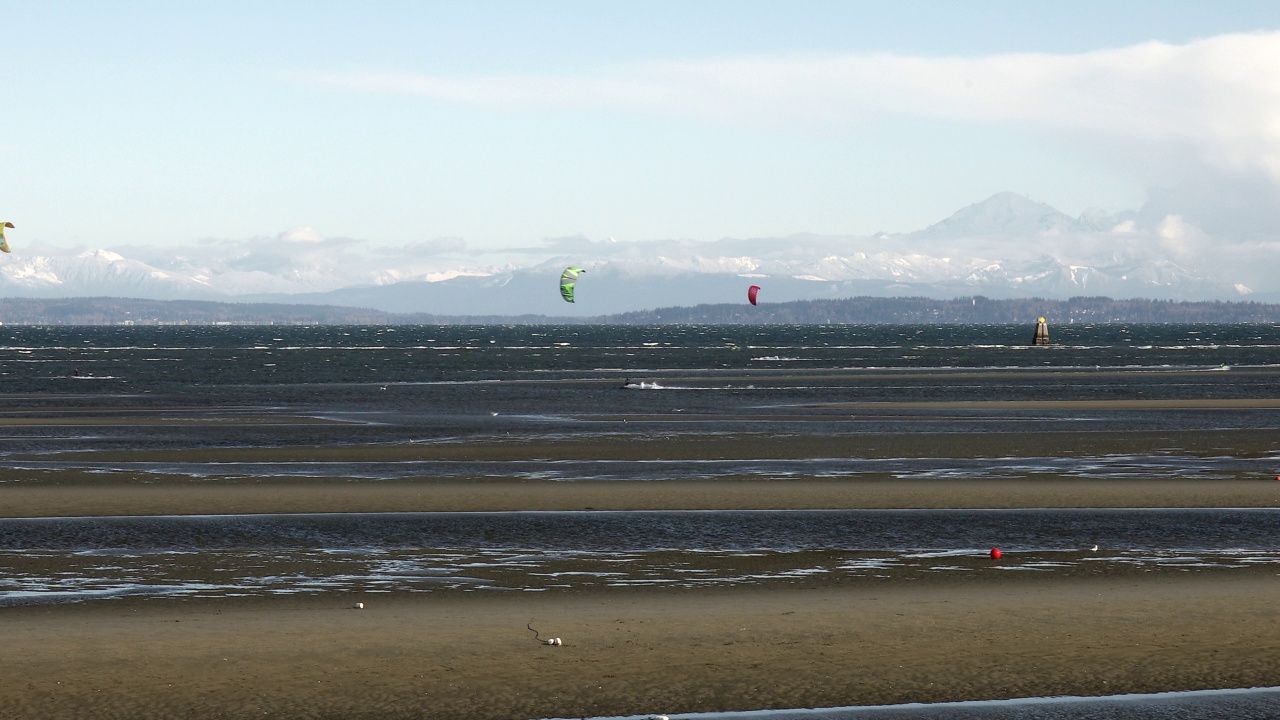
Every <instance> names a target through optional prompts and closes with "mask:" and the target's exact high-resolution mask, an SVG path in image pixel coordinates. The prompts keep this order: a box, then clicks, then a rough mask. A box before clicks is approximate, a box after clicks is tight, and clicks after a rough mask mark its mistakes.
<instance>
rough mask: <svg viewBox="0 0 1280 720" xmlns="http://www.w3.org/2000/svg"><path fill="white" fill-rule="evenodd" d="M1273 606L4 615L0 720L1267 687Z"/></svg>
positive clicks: (1245, 593) (348, 606)
mask: <svg viewBox="0 0 1280 720" xmlns="http://www.w3.org/2000/svg"><path fill="white" fill-rule="evenodd" d="M1277 590H1280V578H1276V577H1274V576H1253V577H1244V578H1242V577H1233V578H1232V580H1231V581H1230V582H1220V581H1218V580H1216V579H1215V578H1213V577H1208V576H1183V577H1164V578H1153V579H1149V580H1141V581H1132V580H1126V581H1123V582H1114V583H1113V582H1107V581H1097V582H1093V581H1085V582H1081V581H1074V582H1056V581H1053V580H1045V579H1041V578H1038V577H1028V576H1026V575H1021V576H1013V575H1010V576H1009V579H1008V580H1007V581H1001V582H996V583H989V582H988V583H981V584H972V583H965V582H962V581H960V582H957V581H950V580H946V581H939V582H936V583H928V584H923V585H917V586H901V585H898V586H882V587H875V586H866V587H860V588H848V589H822V590H800V591H758V590H743V591H731V592H678V593H667V592H617V593H614V592H603V593H590V594H574V595H563V596H557V595H555V594H546V593H539V594H527V593H526V594H515V595H504V596H486V597H480V596H475V597H465V596H464V597H459V596H453V597H437V596H432V595H430V594H421V595H400V596H396V595H385V596H384V595H368V596H363V597H320V598H280V599H263V600H252V601H244V602H235V601H225V600H223V601H205V602H178V603H175V602H165V601H148V600H130V601H122V602H114V603H107V604H92V605H64V606H53V607H12V608H4V609H3V610H2V611H0V626H2V627H3V629H4V637H5V649H6V652H5V653H3V655H0V676H3V677H4V678H5V682H4V683H2V684H0V717H4V718H34V717H41V718H82V717H100V718H172V717H208V718H240V717H251V716H252V717H261V716H264V715H265V716H268V717H288V718H304V717H305V718H339V717H342V718H437V717H438V718H444V717H453V718H513V719H514V718H540V717H582V716H598V715H631V714H644V713H666V714H670V713H677V712H695V711H716V710H720V711H723V710H733V709H761V708H789V707H833V706H842V705H862V704H888V703H899V702H931V701H950V700H964V699H994V698H1007V697H1025V696H1046V695H1108V694H1115V693H1134V692H1158V691H1168V690H1188V689H1207V688H1226V687H1251V686H1267V685H1277V684H1280V669H1277V665H1276V663H1275V657H1276V654H1277V652H1280V617H1278V616H1277V615H1276V613H1275V611H1274V602H1275V597H1276V592H1277ZM355 602H364V603H366V607H365V609H363V610H356V609H354V603H355ZM528 623H532V624H533V627H535V628H536V629H537V630H539V631H540V632H541V633H542V637H547V636H556V637H560V638H562V640H563V645H562V646H559V647H552V646H546V645H542V644H540V643H538V642H537V641H536V640H535V638H534V634H533V633H531V632H529V631H528V630H527V629H526V624H528Z"/></svg>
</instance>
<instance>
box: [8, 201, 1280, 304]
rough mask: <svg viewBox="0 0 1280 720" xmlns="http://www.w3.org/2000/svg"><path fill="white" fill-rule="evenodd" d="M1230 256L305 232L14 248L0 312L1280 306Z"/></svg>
mask: <svg viewBox="0 0 1280 720" xmlns="http://www.w3.org/2000/svg"><path fill="white" fill-rule="evenodd" d="M1227 242H1228V241H1226V240H1222V239H1217V238H1209V237H1207V236H1206V235H1205V233H1204V232H1203V231H1201V230H1199V229H1198V228H1196V227H1195V226H1194V224H1191V223H1189V222H1187V221H1185V220H1183V219H1182V218H1181V217H1179V216H1177V215H1165V216H1163V217H1155V218H1152V217H1144V215H1143V213H1141V212H1140V211H1130V212H1123V213H1114V214H1111V213H1104V212H1087V213H1085V214H1083V215H1081V216H1080V217H1071V216H1069V215H1066V214H1064V213H1061V212H1059V211H1058V210H1056V209H1054V208H1053V207H1051V206H1049V205H1046V204H1044V203H1039V202H1035V201H1033V200H1031V199H1029V198H1026V197H1024V196H1021V195H1018V194H1015V193H999V194H997V195H994V196H992V197H990V198H988V199H986V200H983V201H982V202H978V203H975V204H973V205H970V206H968V207H965V208H962V209H961V210H959V211H957V212H955V213H954V214H952V215H951V216H949V217H947V218H945V219H943V220H941V221H940V222H937V223H935V224H933V225H931V226H929V227H926V228H924V229H922V230H917V231H913V232H907V233H876V234H873V235H871V236H866V237H853V236H824V235H812V234H799V235H794V236H790V237H784V238H747V239H737V238H726V239H722V240H717V241H712V242H693V241H688V240H660V241H638V242H613V241H612V239H610V240H609V241H592V240H587V239H585V238H567V239H560V240H555V241H549V242H547V243H545V244H544V245H543V246H540V247H532V248H519V249H514V250H511V251H509V252H506V253H505V254H503V253H500V252H492V253H489V252H477V251H469V250H467V248H466V247H465V243H463V242H462V241H431V242H427V243H420V244H417V245H413V246H408V247H404V248H394V249H385V248H382V249H379V248H368V247H366V245H367V244H366V243H359V242H355V241H350V240H348V239H343V238H331V239H326V238H323V237H321V236H319V235H318V233H315V232H314V231H312V230H310V229H307V228H303V229H298V230H295V231H290V232H288V233H282V234H281V235H280V236H277V237H275V238H255V239H254V240H253V241H249V242H243V243H235V242H230V241H206V242H203V243H198V244H195V245H189V246H184V247H181V248H176V249H175V248H168V249H156V248H115V249H102V248H96V249H83V248H81V249H79V250H77V251H74V252H65V251H55V250H47V249H46V250H44V251H42V252H40V253H39V254H36V253H35V251H34V250H33V252H32V254H24V252H23V249H22V246H21V245H20V244H19V243H14V242H12V241H11V245H14V246H15V247H14V254H12V255H10V256H6V257H5V258H4V259H3V261H0V295H3V296H6V297H24V298H61V297H89V296H102V297H129V298H143V299H156V300H174V299H183V300H217V301H223V302H228V301H230V302H259V303H261V302H269V303H299V304H303V303H305V304H317V305H337V306H346V307H361V308H371V309H375V310H380V311H384V312H392V313H430V314H435V315H460V314H465V315H526V314H538V315H548V316H568V317H574V316H599V315H606V314H614V313H625V312H634V311H641V310H650V309H654V308H660V307H673V306H692V305H698V304H704V303H724V302H745V299H746V290H747V287H748V286H749V285H752V284H755V285H759V286H761V287H762V288H763V290H762V291H761V294H760V301H761V302H762V303H766V302H784V301H792V300H821V299H835V298H845V297H854V296H875V297H893V296H918V297H927V298H939V299H946V298H954V297H967V296H973V295H982V296H986V297H991V298H1017V297H1043V298H1057V299H1065V298H1069V297H1078V296H1109V297H1114V298H1138V297H1142V298H1152V299H1168V300H1243V299H1248V300H1255V301H1260V302H1274V301H1275V300H1277V299H1280V284H1271V285H1267V284H1266V283H1268V282H1269V280H1268V277H1269V276H1268V275H1267V274H1266V273H1264V272H1259V270H1258V267H1259V264H1258V262H1257V259H1256V258H1255V261H1254V262H1245V263H1238V264H1237V265H1236V266H1232V265H1231V264H1230V263H1226V262H1224V260H1223V259H1224V258H1227V257H1229V256H1230V253H1228V252H1226V251H1224V250H1223V249H1222V248H1223V247H1224V246H1225V245H1226V244H1227ZM1272 245H1274V243H1272ZM1232 247H1235V248H1236V249H1237V251H1238V250H1239V245H1233V246H1232ZM1238 254H1240V255H1242V256H1247V253H1244V252H1238ZM512 257H515V258H516V259H515V260H512V259H511V258H512ZM570 264H572V265H577V266H578V267H582V268H584V269H585V270H586V272H585V273H584V274H583V275H582V276H581V277H580V278H579V282H578V287H577V298H576V300H577V301H576V302H575V303H574V304H567V303H565V302H564V301H563V300H561V298H560V296H559V293H558V291H557V286H558V280H559V276H560V272H561V271H562V270H563V268H564V267H565V266H567V265H570ZM1259 283H1262V286H1260V287H1259V286H1258V285H1259Z"/></svg>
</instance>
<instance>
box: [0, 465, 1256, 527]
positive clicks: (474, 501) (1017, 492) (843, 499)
mask: <svg viewBox="0 0 1280 720" xmlns="http://www.w3.org/2000/svg"><path fill="white" fill-rule="evenodd" d="M1278 506H1280V482H1277V481H1276V480H1274V479H1270V480H1208V481H1206V480H1186V479H1177V478H1171V479H1167V480H1097V481H1090V480H1080V479H1065V478H1037V479H1032V480H894V479H882V480H866V479H859V480H777V481H769V480H754V479H753V480H709V481H703V480H697V481H652V482H646V481H640V482H630V481H583V482H555V481H504V480H478V481H474V482H467V481H457V480H448V481H441V480H430V479H424V480H416V481H415V480H396V481H374V482H370V481H347V480H341V479H298V480H293V481H288V482H284V481H276V480H272V481H257V480H241V481H237V482H226V481H217V482H198V481H192V480H190V479H188V478H167V479H166V478H160V479H158V480H153V481H149V482H148V483H146V484H143V483H141V482H139V481H137V480H134V479H132V478H130V479H119V478H113V477H112V476H110V475H107V476H104V475H100V474H93V475H89V476H88V477H86V478H83V479H82V480H81V481H80V482H75V483H74V484H69V485H63V484H17V483H14V484H4V485H0V516H3V517H82V516H106V515H190V514H200V515H238V514H256V513H329V512H471V511H514V510H771V509H779V510H808V509H858V508H1021V507H1032V508H1090V507H1114V508H1143V507H1242V508H1243V507H1251V508H1262V507H1278Z"/></svg>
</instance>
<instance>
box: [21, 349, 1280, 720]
mask: <svg viewBox="0 0 1280 720" xmlns="http://www.w3.org/2000/svg"><path fill="white" fill-rule="evenodd" d="M1031 331H1032V327H1031V326H1030V325H1028V326H1009V325H998V326H997V325H976V326H958V325H936V326H932V325H913V326H759V327H757V326H705V327H700V326H677V327H670V326H583V325H572V326H393V327H331V326H330V327H276V326H264V327H194V326H190V327H188V326H166V327H6V328H0V399H2V400H3V401H4V406H3V407H4V408H6V409H4V410H0V413H3V415H7V416H8V419H9V420H10V422H8V423H6V424H4V425H3V426H0V458H3V460H4V463H5V465H6V466H7V467H8V468H9V469H10V472H9V473H8V474H6V475H5V476H4V477H5V480H4V482H10V483H24V482H25V483H49V482H57V481H58V478H60V477H65V476H67V475H68V474H70V473H77V474H79V475H77V476H78V477H81V476H87V477H90V478H92V477H94V476H101V477H104V478H105V477H120V476H128V477H130V478H133V479H134V480H135V481H136V482H139V483H144V484H145V483H147V482H149V480H148V478H162V477H163V478H174V477H178V478H187V479H188V480H189V481H191V482H214V481H218V480H220V479H231V480H237V481H250V480H254V479H264V478H265V479H270V478H286V479H290V480H294V481H303V480H306V479H329V480H331V479H335V478H337V479H350V480H352V481H359V482H379V481H393V480H404V479H414V478H435V479H438V478H453V479H459V480H476V479H479V480H483V479H485V478H514V479H529V480H551V481H558V482H567V483H571V482H575V481H584V480H596V481H610V480H644V481H653V482H662V481H665V480H674V479H682V480H687V479H715V478H723V479H749V478H759V479H770V480H777V481H785V480H788V479H806V478H849V479H859V478H869V477H889V478H913V479H919V480H930V481H937V482H947V481H948V480H953V479H960V478H985V479H1001V478H1036V477H1059V478H1068V479H1072V480H1077V481H1079V482H1090V483H1106V482H1111V481H1119V480H1124V479H1132V478H1159V477H1179V478H1191V479H1195V480H1198V481H1203V482H1205V483H1212V482H1215V481H1218V480H1225V479H1241V478H1260V477H1269V476H1275V475H1276V473H1277V470H1280V457H1276V456H1275V455H1274V454H1272V453H1233V452H1222V453H1216V454H1215V453H1212V452H1204V451H1203V450H1199V451H1193V450H1191V449H1189V448H1188V447H1187V446H1185V444H1180V441H1179V440H1177V439H1176V438H1179V437H1189V436H1194V435H1195V433H1210V432H1216V431H1232V430H1248V431H1258V432H1266V431H1276V430H1280V402H1275V403H1272V404H1268V403H1267V402H1253V403H1250V404H1249V406H1248V407H1236V406H1233V405H1232V404H1231V403H1232V401H1239V400H1250V401H1276V400H1277V399H1280V328H1277V327H1276V326H1271V325H1112V324H1097V325H1082V324H1075V325H1065V326H1059V327H1053V328H1051V332H1052V338H1053V342H1054V344H1052V345H1050V346H1047V347H1035V346H1032V345H1031V344H1030V340H1031ZM1081 401H1101V402H1092V403H1089V404H1083V403H1082V402H1081ZM1107 401H1114V402H1107ZM59 417H63V418H67V419H68V421H66V422H57V421H56V419H57V418H59ZM131 417H137V418H142V419H144V421H140V422H116V421H113V420H112V419H113V418H116V419H118V418H125V419H126V420H127V419H128V418H131ZM51 418H52V420H51ZM984 432H1018V433H1027V434H1032V435H1034V434H1037V433H1043V434H1044V436H1045V437H1049V436H1052V435H1055V434H1062V433H1072V434H1080V433H1091V434H1096V435H1097V436H1099V437H1105V436H1107V435H1111V434H1116V433H1147V434H1150V435H1151V436H1152V437H1155V438H1157V440H1153V441H1152V442H1151V443H1148V444H1147V445H1144V446H1143V447H1145V448H1147V449H1144V450H1141V451H1135V452H1125V453H1122V454H1120V453H1111V452H1107V451H1105V450H1101V451H1098V452H1090V451H1088V450H1087V449H1086V450H1079V451H1072V452H1062V451H1060V450H1058V449H1056V448H1057V446H1056V445H1054V444H1053V443H1046V445H1045V447H1044V448H1043V449H1041V448H1038V447H1019V448H1007V449H1005V450H1004V451H1001V452H992V453H986V454H981V455H979V456H976V457H975V456H971V455H953V454H948V453H947V452H946V450H945V448H940V449H939V450H938V451H937V452H936V453H930V452H928V451H927V450H926V451H921V450H920V449H919V447H916V446H912V444H911V442H910V439H911V438H935V437H938V438H945V437H947V436H949V435H960V434H967V433H984ZM755 435H758V436H759V437H761V438H776V437H791V438H797V439H805V440H814V439H817V440H821V439H823V438H837V437H839V438H846V437H850V436H858V437H862V438H871V439H874V438H877V437H886V438H888V437H893V438H897V439H898V440H900V441H902V440H903V439H904V438H905V439H906V440H905V441H903V442H904V443H905V445H893V444H889V445H887V446H885V447H876V448H875V449H874V450H869V451H868V452H867V453H865V454H863V455H859V456H849V455H848V454H844V455H833V456H832V457H824V456H822V455H821V454H817V455H814V454H807V455H806V454H797V455H794V456H787V455H786V454H785V453H782V454H780V455H778V456H775V457H759V456H752V457H735V456H727V457H680V458H675V459H664V460H652V459H626V458H622V459H617V458H610V459H601V458H596V457H583V458H547V457H539V456H538V454H537V453H536V452H532V453H523V454H517V455H515V456H512V457H511V458H510V459H493V458H488V459H468V458H465V457H453V458H451V459H440V458H435V457H428V458H420V457H419V458H415V457H413V456H411V455H410V456H405V457H404V458H387V457H377V458H375V459H371V460H358V459H352V458H350V457H345V458H338V459H326V458H327V456H325V455H323V453H320V452H317V453H316V456H315V457H313V458H310V457H288V458H284V459H280V458H272V457H268V456H261V457H257V456H255V458H254V459H249V460H243V459H240V460H237V459H227V460H218V461H210V460H208V459H185V458H184V457H183V454H184V453H188V452H192V453H195V454H196V455H199V454H200V453H202V452H206V453H207V452H208V451H215V450H244V449H249V450H254V451H261V450H269V449H279V450H288V449H290V448H298V447H305V448H319V449H323V448H350V447H352V446H374V447H382V448H386V447H410V448H413V447H417V448H439V447H450V446H465V445H468V444H473V443H506V444H514V445H517V446H525V447H529V448H537V447H538V446H539V444H540V443H549V442H556V443H572V442H575V441H588V440H593V441H594V440H602V439H605V440H624V441H635V442H643V443H663V442H675V441H677V440H679V439H681V438H688V437H691V436H697V437H703V438H712V439H714V438H716V437H731V436H732V437H741V436H755ZM1164 435H1168V437H1169V439H1168V441H1167V442H1165V441H1160V440H1159V439H1160V438H1162V437H1164ZM873 446H874V443H872V444H869V446H868V447H873ZM905 446H911V447H913V448H914V449H912V450H910V451H907V450H903V449H902V448H903V447H905ZM141 451H146V452H149V453H160V455H159V456H158V457H160V458H161V459H154V458H153V459H140V456H139V455H138V454H136V453H138V452H141ZM335 457H336V456H335ZM993 537H998V538H1001V544H1002V547H1004V548H1005V550H1006V558H1007V559H1008V561H1007V562H1005V563H1003V564H999V565H993V564H992V563H990V562H989V561H985V555H986V553H987V550H988V549H989V547H990V543H991V538H993ZM1095 548H1096V549H1095ZM1197 571H1214V572H1223V571H1231V572H1240V573H1254V572H1267V573H1276V572H1280V510H1275V509H1204V508H1200V509H1197V508H1191V509H1163V508H1147V509H1135V510H1104V509H1075V510H1043V509H1040V510H1037V509H1030V510H995V509H991V510H982V509H979V510H912V509H901V510H790V511H738V512H710V511H681V512H674V511H673V512H657V511H649V512H598V511H579V512H570V513H552V512H502V513H399V514H375V515H370V514H336V515H268V516H194V517H193V516H182V517H114V518H9V519H0V605H14V604H45V603H60V602H102V601H107V600H109V599H111V598H118V597H124V596H144V597H157V598H162V597H168V598H185V597H215V598H216V597H232V596H255V595H259V596H260V595H277V594H299V593H332V592H344V593H345V592H361V593H371V592H430V593H436V592H549V591H550V592H554V591H572V590H574V589H586V588H625V587H655V586H656V587H668V588H694V587H723V586H740V585H762V586H806V585H823V584H827V585H829V584H839V583H856V582H895V581H902V580H904V579H920V578H928V577H929V576H931V575H934V574H944V573H971V574H975V575H981V574H983V573H998V572H1024V573H1057V574H1072V575H1089V574H1100V573H1108V574H1115V573H1118V572H1140V573H1150V572H1197ZM1162 707H1163V706H1162ZM1043 716H1044V717H1059V716H1058V715H1043ZM1174 716H1175V715H1168V714H1166V715H1154V716H1152V717H1174ZM938 717H942V715H938ZM1001 717H1005V715H1001ZM1010 717H1012V715H1010ZM1018 717H1040V715H1027V714H1024V715H1018ZM1072 717H1075V716H1074V715H1073V716H1072ZM1126 717H1128V716H1126ZM1134 717H1136V716H1134Z"/></svg>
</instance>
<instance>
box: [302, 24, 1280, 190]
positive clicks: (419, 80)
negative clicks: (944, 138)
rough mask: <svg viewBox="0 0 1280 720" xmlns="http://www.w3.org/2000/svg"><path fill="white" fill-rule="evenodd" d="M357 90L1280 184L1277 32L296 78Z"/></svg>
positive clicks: (1279, 42)
mask: <svg viewBox="0 0 1280 720" xmlns="http://www.w3.org/2000/svg"><path fill="white" fill-rule="evenodd" d="M306 77H307V78H308V79H310V80H312V81H316V82H321V83H325V84H330V85H334V86H340V87H344V88H349V89H355V90H360V91H365V92H387V93H406V94H413V95H419V96H424V97H429V98H433V99H436V100H441V101H446V102H456V103H467V104H477V105H486V106H492V107H501V108H506V109H509V108H512V107H598V108H606V109H623V110H631V111H643V112H651V113H659V114H671V115H682V116H692V117H696V118H701V119H706V120H714V121H719V122H752V123H768V124H780V125H786V126H804V125H809V126H812V125H815V124H817V125H822V126H826V127H830V126H831V125H837V126H838V125H845V124H849V123H857V122H859V121H860V120H864V119H866V118H868V117H874V116H881V115H885V114H902V115H912V116H919V117H927V118H939V119H948V120H958V121H966V122H975V123H997V124H1004V123H1017V124H1022V125H1025V126H1029V127H1032V128H1040V129H1044V130H1050V131H1053V130H1057V131H1065V132H1070V133H1085V134H1089V135H1093V136H1100V137H1105V138H1112V139H1119V140H1122V141H1139V142H1141V143H1148V144H1149V143H1154V144H1158V145H1166V146H1167V145H1177V146H1179V149H1180V150H1181V151H1185V152H1189V153H1190V154H1191V156H1193V157H1194V158H1196V159H1197V160H1198V161H1200V162H1203V163H1206V164H1208V165H1210V166H1212V167H1216V168H1218V169H1220V170H1223V171H1226V172H1229V173H1241V174H1254V175H1259V174H1260V175H1262V176H1265V177H1266V178H1268V179H1269V181H1270V182H1271V183H1273V184H1275V185H1280V33H1275V32H1271V33H1252V34H1231V35H1220V36H1216V37H1211V38H1207V39H1204V40H1199V41H1195V42H1191V43H1187V44H1183V45H1171V44H1167V43H1162V42H1148V43H1142V44H1139V45H1134V46H1130V47H1124V48H1118V49H1111V50H1103V51H1095V52H1089V53H1082V54H1075V55H1052V54H1004V55H992V56H987V57H912V56H903V55H893V54H860V55H822V56H799V57H784V58H773V57H766V58H730V59H721V60H712V61H690V62H654V63H646V64H637V65H629V66H620V67H615V68H613V69H611V70H608V71H604V72H601V73H597V74H595V75H592V76H585V77H584V76H550V75H518V74H513V75H490V76H474V77H450V76H438V75H422V74H406V73H381V74H379V73H340V74H313V75H308V76H306Z"/></svg>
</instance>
